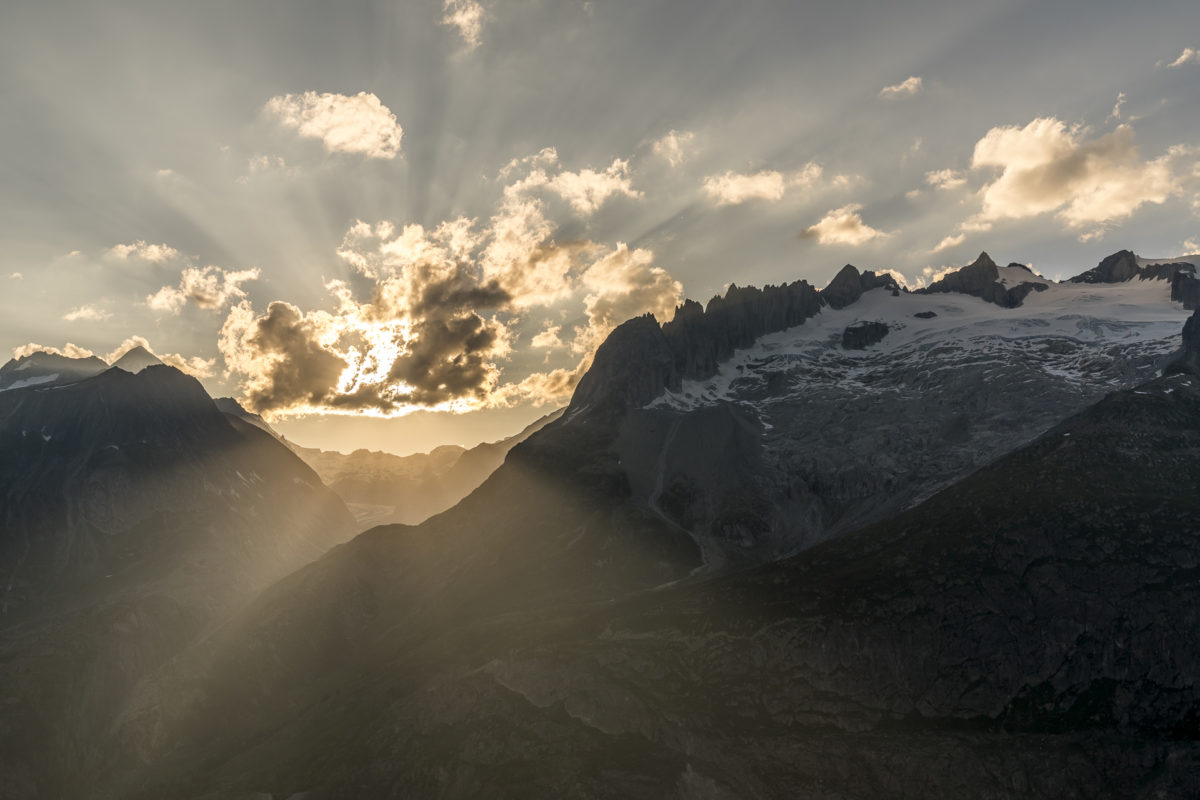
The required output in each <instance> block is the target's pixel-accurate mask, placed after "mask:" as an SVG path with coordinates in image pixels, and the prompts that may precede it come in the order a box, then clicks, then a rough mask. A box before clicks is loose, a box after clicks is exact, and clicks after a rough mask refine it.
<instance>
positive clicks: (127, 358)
mask: <svg viewBox="0 0 1200 800" xmlns="http://www.w3.org/2000/svg"><path fill="white" fill-rule="evenodd" d="M162 363H163V362H162V360H161V359H159V357H158V356H156V355H154V354H153V353H151V352H150V351H149V350H147V349H146V348H144V347H142V346H141V345H138V346H137V347H135V348H133V349H132V350H129V351H127V352H126V353H125V355H123V356H121V357H120V358H119V359H117V360H116V361H114V362H113V366H114V367H117V368H118V369H123V370H125V371H126V372H141V371H142V370H144V369H145V368H146V367H155V366H159V365H161V364H162Z"/></svg>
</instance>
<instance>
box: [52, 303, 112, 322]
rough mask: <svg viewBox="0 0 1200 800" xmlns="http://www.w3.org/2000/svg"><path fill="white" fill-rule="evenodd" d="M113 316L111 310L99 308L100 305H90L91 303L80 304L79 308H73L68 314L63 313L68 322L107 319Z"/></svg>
mask: <svg viewBox="0 0 1200 800" xmlns="http://www.w3.org/2000/svg"><path fill="white" fill-rule="evenodd" d="M111 318H112V312H111V311H105V310H103V309H101V308H98V307H96V306H94V305H90V304H85V305H82V306H79V307H78V308H73V309H71V310H70V311H68V312H67V313H66V314H63V319H65V320H66V321H67V322H77V321H79V320H85V321H91V322H98V321H100V320H106V319H111Z"/></svg>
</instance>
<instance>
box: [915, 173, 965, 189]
mask: <svg viewBox="0 0 1200 800" xmlns="http://www.w3.org/2000/svg"><path fill="white" fill-rule="evenodd" d="M925 182H926V183H927V184H929V185H930V186H932V187H934V188H935V189H943V190H950V189H957V188H958V187H960V186H962V185H964V184H966V182H967V176H966V175H965V174H964V173H962V172H960V171H959V170H955V169H935V170H933V171H931V172H926V173H925Z"/></svg>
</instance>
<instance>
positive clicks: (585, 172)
mask: <svg viewBox="0 0 1200 800" xmlns="http://www.w3.org/2000/svg"><path fill="white" fill-rule="evenodd" d="M546 186H547V187H549V188H550V190H551V191H553V192H555V193H557V194H558V195H559V196H560V197H562V199H564V200H566V201H567V202H568V203H570V205H571V208H573V209H575V211H576V212H578V213H580V214H584V215H587V214H592V213H594V212H595V211H596V210H597V209H599V208H600V206H602V205H603V204H604V201H605V200H607V199H608V198H610V197H613V196H616V195H624V196H625V197H632V198H635V199H636V198H640V197H641V196H642V193H641V192H639V191H636V190H635V189H634V188H633V185H632V180H631V178H630V177H629V162H628V161H622V160H621V159H616V160H614V161H613V163H612V165H611V166H609V167H608V169H606V170H604V171H603V172H597V171H596V170H594V169H582V170H580V171H579V172H560V173H558V174H557V175H555V176H554V177H553V178H550V179H549V181H548V182H547V183H546Z"/></svg>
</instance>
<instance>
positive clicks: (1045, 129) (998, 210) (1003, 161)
mask: <svg viewBox="0 0 1200 800" xmlns="http://www.w3.org/2000/svg"><path fill="white" fill-rule="evenodd" d="M1179 155H1181V151H1178V150H1176V151H1171V152H1168V153H1167V154H1166V155H1163V156H1161V157H1160V158H1157V159H1154V160H1151V161H1145V160H1143V159H1142V158H1141V156H1140V154H1139V152H1138V148H1137V146H1136V145H1135V144H1134V134H1133V128H1131V127H1130V126H1129V125H1121V126H1119V127H1118V128H1117V129H1116V130H1115V131H1113V132H1112V133H1109V134H1105V135H1103V136H1100V137H1097V138H1095V139H1088V138H1087V137H1086V132H1085V130H1084V129H1083V128H1082V127H1081V126H1078V125H1075V126H1071V125H1067V124H1066V123H1065V122H1063V121H1061V120H1058V119H1055V118H1052V117H1043V118H1039V119H1035V120H1033V121H1032V122H1030V123H1029V124H1028V125H1026V126H1025V127H1023V128H1018V127H1016V126H1006V127H1000V128H993V129H991V130H990V131H988V132H987V134H986V135H985V136H984V137H983V138H982V139H980V140H979V142H978V143H976V145H975V153H974V157H973V159H972V163H971V166H972V168H974V169H976V170H989V169H990V170H999V175H998V176H997V177H996V178H995V179H994V180H993V181H992V182H990V183H988V184H987V185H986V186H984V187H983V190H982V192H981V197H982V200H983V209H982V211H981V212H980V214H979V215H978V216H977V217H975V218H973V219H972V220H970V222H971V223H972V224H974V225H976V226H977V227H983V226H986V225H989V224H990V223H992V222H994V221H996V220H1002V219H1022V218H1027V217H1034V216H1037V215H1040V214H1044V213H1048V212H1057V216H1058V217H1059V218H1060V219H1061V220H1062V221H1063V222H1065V223H1066V224H1067V225H1068V226H1070V227H1072V228H1081V227H1084V226H1096V225H1101V226H1102V225H1104V224H1106V223H1110V222H1113V221H1116V220H1121V219H1124V218H1126V217H1129V216H1130V215H1131V214H1133V212H1134V211H1136V210H1137V209H1138V208H1140V207H1141V206H1142V205H1144V204H1146V203H1162V202H1164V201H1165V200H1166V199H1167V198H1168V197H1170V196H1171V195H1173V194H1175V193H1176V192H1177V191H1179V188H1180V187H1179V181H1178V179H1177V178H1176V176H1175V175H1174V174H1173V170H1172V161H1173V160H1175V159H1176V158H1177V157H1178V156H1179Z"/></svg>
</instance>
